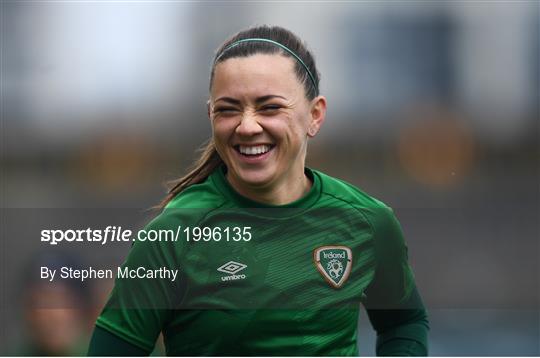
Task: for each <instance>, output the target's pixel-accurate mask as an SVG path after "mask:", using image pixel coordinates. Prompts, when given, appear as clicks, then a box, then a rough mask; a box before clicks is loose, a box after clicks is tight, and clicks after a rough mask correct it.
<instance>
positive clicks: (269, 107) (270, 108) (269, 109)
mask: <svg viewBox="0 0 540 358" xmlns="http://www.w3.org/2000/svg"><path fill="white" fill-rule="evenodd" d="M281 108H282V106H280V105H277V104H269V105H266V106H262V107H261V109H260V111H263V112H272V111H277V110H279V109H281Z"/></svg>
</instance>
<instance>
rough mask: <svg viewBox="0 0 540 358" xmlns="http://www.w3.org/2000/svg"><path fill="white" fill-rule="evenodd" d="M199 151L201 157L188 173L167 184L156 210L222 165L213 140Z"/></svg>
mask: <svg viewBox="0 0 540 358" xmlns="http://www.w3.org/2000/svg"><path fill="white" fill-rule="evenodd" d="M200 151H201V155H200V156H199V159H198V160H197V161H196V162H195V164H194V165H193V168H192V169H191V170H190V171H189V173H187V174H186V175H184V176H183V177H181V178H179V179H176V180H173V181H172V182H170V183H169V185H170V189H169V192H168V194H167V196H165V198H164V199H163V200H162V201H161V203H159V204H158V205H157V206H156V209H160V210H162V209H164V208H165V206H167V204H168V203H169V202H170V201H171V200H172V199H174V197H175V196H176V195H178V194H179V193H181V192H182V191H184V190H185V189H187V188H188V187H189V186H191V185H194V184H199V183H202V182H203V181H204V180H205V179H206V178H208V176H209V175H210V174H211V173H212V172H213V171H214V170H215V169H216V168H217V167H219V166H220V165H221V164H223V160H222V159H221V157H220V156H219V154H218V152H217V150H216V146H215V145H214V140H213V139H210V140H209V141H208V142H207V143H206V145H204V146H203V147H201V149H200Z"/></svg>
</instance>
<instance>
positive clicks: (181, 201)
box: [165, 177, 226, 209]
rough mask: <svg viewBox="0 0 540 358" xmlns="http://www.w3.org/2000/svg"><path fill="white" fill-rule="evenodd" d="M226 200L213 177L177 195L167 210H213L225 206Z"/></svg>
mask: <svg viewBox="0 0 540 358" xmlns="http://www.w3.org/2000/svg"><path fill="white" fill-rule="evenodd" d="M225 202H226V198H225V197H224V196H223V194H222V193H221V191H220V190H219V189H218V188H217V187H216V185H215V183H214V182H213V180H211V177H208V178H206V179H205V180H204V181H203V182H201V183H198V184H193V185H190V186H189V187H187V188H186V189H184V190H183V191H182V192H181V193H179V194H178V195H176V196H175V197H174V198H173V199H172V200H171V201H170V202H169V203H168V204H167V206H166V207H165V209H212V208H216V207H219V206H221V205H223V204H224V203H225Z"/></svg>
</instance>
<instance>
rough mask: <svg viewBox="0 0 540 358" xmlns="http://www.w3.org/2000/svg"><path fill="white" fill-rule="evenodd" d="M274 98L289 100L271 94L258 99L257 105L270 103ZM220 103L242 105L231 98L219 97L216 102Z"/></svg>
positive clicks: (256, 100)
mask: <svg viewBox="0 0 540 358" xmlns="http://www.w3.org/2000/svg"><path fill="white" fill-rule="evenodd" d="M272 98H281V99H284V100H286V99H287V98H285V97H283V96H279V95H277V94H269V95H266V96H261V97H257V98H256V99H255V103H256V104H261V103H264V102H266V101H268V100H269V99H272ZM219 101H224V102H228V103H231V104H236V105H239V104H240V103H241V102H240V101H239V100H237V99H234V98H231V97H219V98H218V99H216V102H219Z"/></svg>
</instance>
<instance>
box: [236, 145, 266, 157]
mask: <svg viewBox="0 0 540 358" xmlns="http://www.w3.org/2000/svg"><path fill="white" fill-rule="evenodd" d="M238 147H239V150H240V153H242V154H246V155H259V154H264V153H266V152H268V151H269V150H270V146H269V145H257V146H252V147H248V146H244V145H240V146H238Z"/></svg>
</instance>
